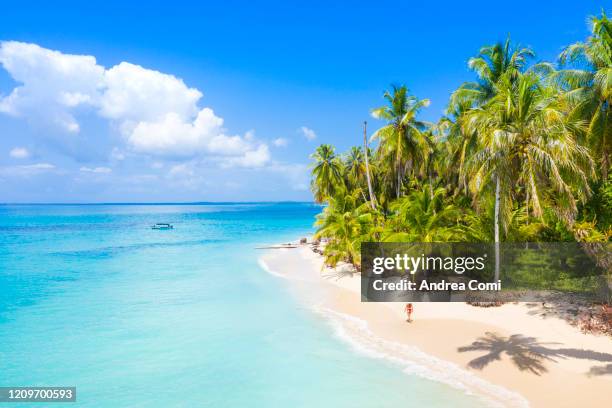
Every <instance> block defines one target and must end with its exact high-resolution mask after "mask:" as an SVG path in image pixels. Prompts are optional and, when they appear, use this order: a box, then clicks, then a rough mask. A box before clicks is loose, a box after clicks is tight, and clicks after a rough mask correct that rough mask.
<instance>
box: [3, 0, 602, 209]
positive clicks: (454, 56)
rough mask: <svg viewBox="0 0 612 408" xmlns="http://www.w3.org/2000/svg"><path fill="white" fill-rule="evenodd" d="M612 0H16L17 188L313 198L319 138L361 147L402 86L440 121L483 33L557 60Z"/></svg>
mask: <svg viewBox="0 0 612 408" xmlns="http://www.w3.org/2000/svg"><path fill="white" fill-rule="evenodd" d="M20 3H21V4H20ZM46 3H48V4H46ZM291 3H293V4H291ZM603 6H604V3H603V2H602V1H588V0H584V1H575V0H574V1H553V2H545V1H541V2H535V1H522V0H516V1H512V2H490V1H488V2H476V1H473V2H457V1H449V2H446V1H438V2H412V1H401V2H400V1H397V2H388V1H376V2H358V1H350V2H340V1H336V2H330V1H325V2H323V1H309V2H280V1H279V2H271V1H259V2H250V1H249V2H247V1H243V2H238V1H231V0H229V1H228V0H226V1H222V2H221V1H216V2H183V1H178V0H175V1H172V2H155V1H147V2H137V1H134V2H125V1H123V2H114V1H105V2H93V1H92V2H82V1H80V2H53V4H52V5H51V4H50V2H29V3H28V4H27V6H26V5H25V4H23V2H7V3H3V4H2V5H0V202H5V203H6V202H10V203H16V202H22V203H95V202H194V201H284V200H290V201H310V200H312V195H311V193H310V191H309V177H308V172H309V164H310V159H309V155H310V154H311V152H312V151H313V150H314V149H315V148H316V146H317V145H319V144H321V143H330V144H333V145H334V146H336V149H337V151H338V152H339V153H340V152H343V151H345V150H347V149H348V148H349V147H350V146H352V145H358V144H360V143H361V140H362V126H363V125H362V124H363V121H364V120H367V121H368V126H369V129H368V133H369V134H371V133H372V132H374V131H375V130H376V128H377V127H380V126H381V125H382V123H381V122H379V121H377V120H375V119H373V118H372V117H371V116H370V110H371V109H372V108H374V107H377V106H380V105H382V104H384V101H383V99H382V95H383V93H384V91H385V89H388V88H389V87H390V85H391V84H405V85H407V86H408V88H409V89H410V91H411V92H412V93H413V94H415V95H416V96H417V97H419V98H429V99H430V100H431V105H430V106H429V107H428V108H427V109H425V110H424V111H423V112H422V119H424V120H431V121H435V120H437V119H438V118H439V117H440V116H441V115H442V113H443V111H444V108H445V106H446V103H447V101H448V96H449V94H450V93H451V92H452V90H454V89H455V88H456V87H457V86H459V85H460V84H461V83H462V82H464V81H469V80H472V79H474V75H473V73H471V72H470V71H469V70H468V68H467V60H468V59H469V58H470V57H471V56H473V55H475V54H477V52H478V50H479V48H480V47H481V46H483V45H488V44H493V43H495V42H497V41H500V40H504V39H505V38H506V36H507V35H510V36H511V38H512V40H513V41H514V42H516V43H518V44H520V45H523V46H530V47H531V48H533V49H534V51H535V52H536V54H537V57H536V61H540V60H548V61H554V60H555V59H556V57H557V56H558V54H559V52H560V51H561V50H562V48H563V47H564V46H566V45H568V44H571V43H573V42H576V41H579V40H583V39H585V38H586V36H587V35H588V25H587V17H588V16H590V15H594V14H599V13H600V11H601V10H602V8H603ZM611 12H612V10H609V9H608V14H610V13H611Z"/></svg>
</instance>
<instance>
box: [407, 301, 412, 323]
mask: <svg viewBox="0 0 612 408" xmlns="http://www.w3.org/2000/svg"><path fill="white" fill-rule="evenodd" d="M412 310H413V307H412V303H407V304H406V315H407V316H408V320H407V321H408V323H410V322H412Z"/></svg>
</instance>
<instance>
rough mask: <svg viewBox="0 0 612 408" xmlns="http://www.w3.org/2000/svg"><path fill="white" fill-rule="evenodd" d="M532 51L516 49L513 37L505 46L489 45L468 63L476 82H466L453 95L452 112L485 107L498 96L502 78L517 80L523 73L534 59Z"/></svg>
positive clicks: (498, 44) (507, 40) (499, 43)
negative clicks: (512, 42)
mask: <svg viewBox="0 0 612 408" xmlns="http://www.w3.org/2000/svg"><path fill="white" fill-rule="evenodd" d="M534 55H535V54H534V52H533V51H532V50H531V49H529V48H520V47H516V48H513V47H512V45H511V42H510V37H509V36H508V38H507V39H506V41H505V42H504V43H503V44H502V43H501V42H498V43H496V44H494V45H487V46H484V47H482V48H481V49H480V51H479V53H478V55H477V56H476V57H472V58H470V59H469V61H468V67H469V68H470V69H471V70H472V71H474V72H475V73H476V76H477V78H478V79H477V81H476V82H466V83H464V84H462V85H461V86H460V87H459V88H458V89H457V90H456V91H455V92H453V93H452V94H451V102H450V106H451V107H453V109H457V107H459V106H462V105H463V108H465V104H466V103H467V105H468V106H470V107H477V106H481V105H483V104H485V103H486V102H487V101H488V100H489V99H491V98H492V97H493V96H495V95H496V94H497V83H498V82H499V80H500V79H501V78H502V77H503V76H506V77H509V78H511V79H512V78H516V76H517V75H518V74H519V73H520V72H522V70H523V69H524V67H525V65H526V63H527V61H528V60H529V58H532V57H534Z"/></svg>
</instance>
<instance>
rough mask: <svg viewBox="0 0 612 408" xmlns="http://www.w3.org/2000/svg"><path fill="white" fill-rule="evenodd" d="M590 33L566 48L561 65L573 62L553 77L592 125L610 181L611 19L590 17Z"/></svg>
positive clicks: (593, 144) (577, 112)
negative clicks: (585, 39)
mask: <svg viewBox="0 0 612 408" xmlns="http://www.w3.org/2000/svg"><path fill="white" fill-rule="evenodd" d="M590 24H591V36H590V37H589V38H588V39H587V41H586V42H577V43H575V44H572V45H570V46H569V47H567V48H566V49H565V50H564V51H563V52H562V53H561V55H560V57H559V59H560V62H561V64H562V65H565V64H571V65H572V66H573V67H574V68H573V69H564V70H561V71H558V72H556V73H555V74H553V78H554V79H555V80H556V81H557V83H558V84H559V85H560V86H561V88H562V89H565V90H567V91H568V92H567V93H566V94H565V95H564V96H565V98H567V99H568V101H570V103H571V104H572V109H573V112H572V113H573V114H574V115H575V116H577V117H581V118H584V119H586V120H587V121H588V123H589V125H588V128H587V131H586V139H587V141H588V143H589V145H590V146H591V148H592V149H593V151H594V153H595V154H596V157H597V158H598V161H599V168H600V171H601V175H602V179H603V180H607V178H608V172H609V169H610V165H611V164H612V163H610V154H611V150H610V144H611V143H612V140H611V138H612V21H611V20H610V19H608V17H607V16H606V14H605V13H604V12H602V15H601V17H600V18H597V17H591V18H590Z"/></svg>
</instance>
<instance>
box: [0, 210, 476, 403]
mask: <svg viewBox="0 0 612 408" xmlns="http://www.w3.org/2000/svg"><path fill="white" fill-rule="evenodd" d="M319 210H320V207H318V206H316V205H313V204H308V203H304V204H299V203H266V204H247V203H245V204H202V205H0V386H28V385H31V386H76V387H77V402H76V403H72V404H65V405H64V404H53V406H54V407H55V406H57V407H59V406H70V407H400V406H401V407H407V406H421V407H422V406H427V407H445V406H453V407H462V406H464V407H474V406H478V405H480V404H481V403H480V401H479V400H478V399H476V398H475V397H473V396H468V395H466V394H465V393H463V392H462V391H460V390H457V389H454V388H451V387H450V386H448V385H445V384H442V383H439V382H437V381H432V380H429V379H425V378H422V377H421V376H417V375H413V374H406V373H405V372H404V370H403V369H402V368H401V367H399V366H398V365H396V364H394V363H393V362H391V361H386V360H382V359H377V358H374V357H369V356H367V355H364V354H363V353H358V352H356V351H355V350H354V349H353V348H352V347H351V346H350V345H349V344H347V343H346V342H344V341H343V340H342V339H340V338H339V337H338V336H335V335H334V331H333V328H332V327H331V325H330V324H328V323H327V322H326V321H325V319H323V318H321V316H319V315H317V314H315V313H313V312H312V311H311V310H310V309H309V308H308V307H307V305H304V304H301V303H300V302H299V301H298V300H297V299H296V298H295V296H293V295H292V294H291V292H290V291H288V290H287V288H286V282H285V281H284V280H283V279H278V278H276V277H274V276H272V275H270V274H268V273H266V272H265V271H264V270H263V269H262V268H261V267H260V266H258V263H257V259H258V255H259V253H260V252H259V251H258V250H257V249H255V247H256V246H257V245H261V244H270V243H278V242H286V241H290V240H295V239H296V238H299V237H300V236H304V235H306V234H309V233H312V224H313V220H314V219H313V217H314V215H315V214H316V213H317V212H318V211H319ZM156 222H170V223H172V224H174V227H175V228H174V229H173V230H169V231H158V230H152V229H151V228H150V225H152V224H154V223H156ZM0 405H1V406H2V407H4V406H7V407H8V406H11V405H10V404H0ZM41 405H45V404H16V405H15V406H17V407H21V408H23V407H26V406H34V407H40V406H41ZM45 406H46V405H45Z"/></svg>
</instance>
